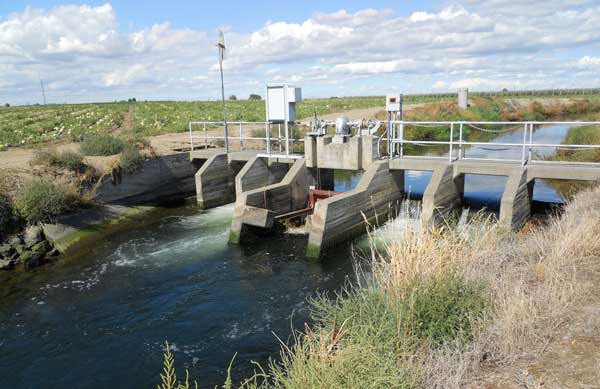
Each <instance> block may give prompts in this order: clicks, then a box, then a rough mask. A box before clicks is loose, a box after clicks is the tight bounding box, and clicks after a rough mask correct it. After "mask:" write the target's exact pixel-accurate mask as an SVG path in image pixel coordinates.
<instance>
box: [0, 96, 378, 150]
mask: <svg viewBox="0 0 600 389" xmlns="http://www.w3.org/2000/svg"><path fill="white" fill-rule="evenodd" d="M383 103H384V98H383V97H344V98H329V99H315V100H305V101H304V102H302V103H299V104H298V107H297V116H298V117H299V118H305V117H309V116H312V115H313V114H314V112H315V111H316V112H317V114H319V115H321V114H326V113H331V112H339V111H345V110H350V109H357V108H369V107H376V106H382V105H383ZM227 119H228V120H229V121H264V120H265V104H264V101H252V100H238V101H227ZM191 120H195V121H204V120H207V121H221V120H222V111H221V103H220V102H218V101H201V102H172V101H153V102H132V103H131V102H119V103H101V104H100V103H99V104H69V105H48V106H24V107H2V108H0V144H1V145H2V146H4V147H8V146H17V145H32V144H36V143H40V142H48V141H59V140H66V141H78V140H80V139H81V138H82V137H83V136H85V135H87V134H95V133H118V134H122V135H125V136H127V135H131V136H152V135H160V134H165V133H170V132H184V131H187V129H188V122H189V121H191Z"/></svg>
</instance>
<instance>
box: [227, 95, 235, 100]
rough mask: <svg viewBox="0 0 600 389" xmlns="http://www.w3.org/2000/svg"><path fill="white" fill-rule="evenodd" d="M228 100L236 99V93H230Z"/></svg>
mask: <svg viewBox="0 0 600 389" xmlns="http://www.w3.org/2000/svg"><path fill="white" fill-rule="evenodd" d="M229 100H237V96H236V95H231V96H229Z"/></svg>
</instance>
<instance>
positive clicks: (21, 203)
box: [15, 179, 77, 224]
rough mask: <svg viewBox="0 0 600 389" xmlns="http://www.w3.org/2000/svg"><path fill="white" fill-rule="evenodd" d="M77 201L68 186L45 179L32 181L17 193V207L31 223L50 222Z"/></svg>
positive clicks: (21, 214) (20, 213)
mask: <svg viewBox="0 0 600 389" xmlns="http://www.w3.org/2000/svg"><path fill="white" fill-rule="evenodd" d="M76 201H77V196H76V194H75V193H74V192H73V191H72V190H71V189H70V188H68V187H66V188H65V187H63V186H58V185H55V184H54V183H53V182H51V181H49V180H45V179H37V180H33V181H31V182H30V183H29V184H27V185H26V186H25V187H23V188H22V189H21V191H20V192H19V193H18V194H17V198H16V199H15V209H16V211H17V213H18V214H19V215H20V216H21V217H22V218H23V219H25V220H26V221H27V222H28V223H29V224H35V223H39V222H42V223H44V222H50V221H52V220H53V219H54V218H55V217H56V216H58V215H60V214H61V213H63V212H65V211H67V210H68V209H69V208H70V207H71V206H72V205H74V204H75V203H76Z"/></svg>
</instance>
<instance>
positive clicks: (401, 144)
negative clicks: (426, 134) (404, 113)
mask: <svg viewBox="0 0 600 389" xmlns="http://www.w3.org/2000/svg"><path fill="white" fill-rule="evenodd" d="M402 157H404V121H401V122H400V158H402Z"/></svg>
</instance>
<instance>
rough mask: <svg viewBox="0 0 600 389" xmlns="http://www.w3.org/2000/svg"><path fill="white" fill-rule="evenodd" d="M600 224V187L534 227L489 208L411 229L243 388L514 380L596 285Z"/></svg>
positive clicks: (324, 302) (326, 300)
mask: <svg viewBox="0 0 600 389" xmlns="http://www.w3.org/2000/svg"><path fill="white" fill-rule="evenodd" d="M599 233H600V189H598V188H596V189H595V190H591V189H590V190H585V191H583V192H581V193H579V194H577V195H576V196H575V197H574V199H573V200H572V202H571V203H570V204H568V205H567V206H566V209H565V211H564V214H563V215H562V216H560V217H558V216H557V217H553V218H551V219H550V220H549V221H548V223H547V224H545V225H542V226H529V227H528V231H527V232H526V233H525V232H522V233H518V234H517V233H513V232H510V231H506V230H504V229H502V228H501V227H499V226H498V225H497V224H495V223H492V222H490V221H488V220H486V219H482V218H479V220H475V221H473V222H471V223H470V224H469V225H467V226H466V227H463V228H460V229H457V228H452V227H444V228H442V229H438V230H430V231H426V232H416V231H408V232H406V233H405V234H402V235H401V236H398V237H397V238H396V239H394V240H393V241H390V242H388V243H387V244H386V245H384V246H383V247H380V248H378V249H376V250H375V249H374V250H373V253H372V256H371V257H370V258H368V259H365V260H362V261H360V262H359V266H357V269H359V270H358V271H357V280H358V281H357V282H356V283H354V284H353V285H352V286H348V287H346V288H345V289H344V290H342V291H341V292H340V293H339V294H337V295H336V296H329V297H328V296H321V297H320V298H317V299H315V300H314V301H313V304H312V307H313V311H312V316H313V318H314V319H315V322H316V324H315V325H313V326H310V327H306V328H305V329H304V330H303V331H301V332H296V333H295V336H294V338H295V342H294V344H293V345H290V346H287V345H283V346H282V351H281V358H280V360H279V361H273V362H271V363H270V365H269V366H268V367H265V368H264V370H263V369H262V368H258V367H257V371H256V375H255V376H253V377H251V378H249V379H247V380H245V381H243V382H241V383H240V384H239V385H236V387H246V388H309V387H310V388H332V387H340V388H342V387H343V388H369V387H372V388H375V387H377V388H379V387H398V388H409V387H423V386H424V387H457V388H458V387H464V386H469V385H474V386H478V385H484V384H492V385H496V384H509V386H510V385H511V383H512V380H515V379H518V378H515V377H516V376H515V373H516V372H517V373H518V372H521V371H522V370H519V369H518V366H520V364H522V363H523V362H527V361H531V360H533V359H535V358H537V357H538V356H539V355H541V354H542V353H543V352H544V351H545V349H546V347H547V345H548V342H550V340H552V339H553V338H559V337H560V328H561V325H564V323H567V322H568V321H569V320H571V317H570V315H569V312H570V308H571V307H572V305H573V304H575V303H576V302H577V301H579V299H581V298H582V297H585V296H586V293H587V294H589V293H590V292H589V291H590V290H591V289H590V287H591V286H592V284H591V281H590V279H589V274H592V273H595V272H598V271H599V270H600V262H599V261H598V259H599V257H600V241H598V239H597V238H596V237H597V236H598V234H599ZM505 371H508V372H509V373H508V374H505V375H502V374H501V373H502V372H505ZM517 375H518V374H517ZM227 385H229V386H227ZM226 387H232V385H231V379H228V381H227V383H226Z"/></svg>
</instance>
